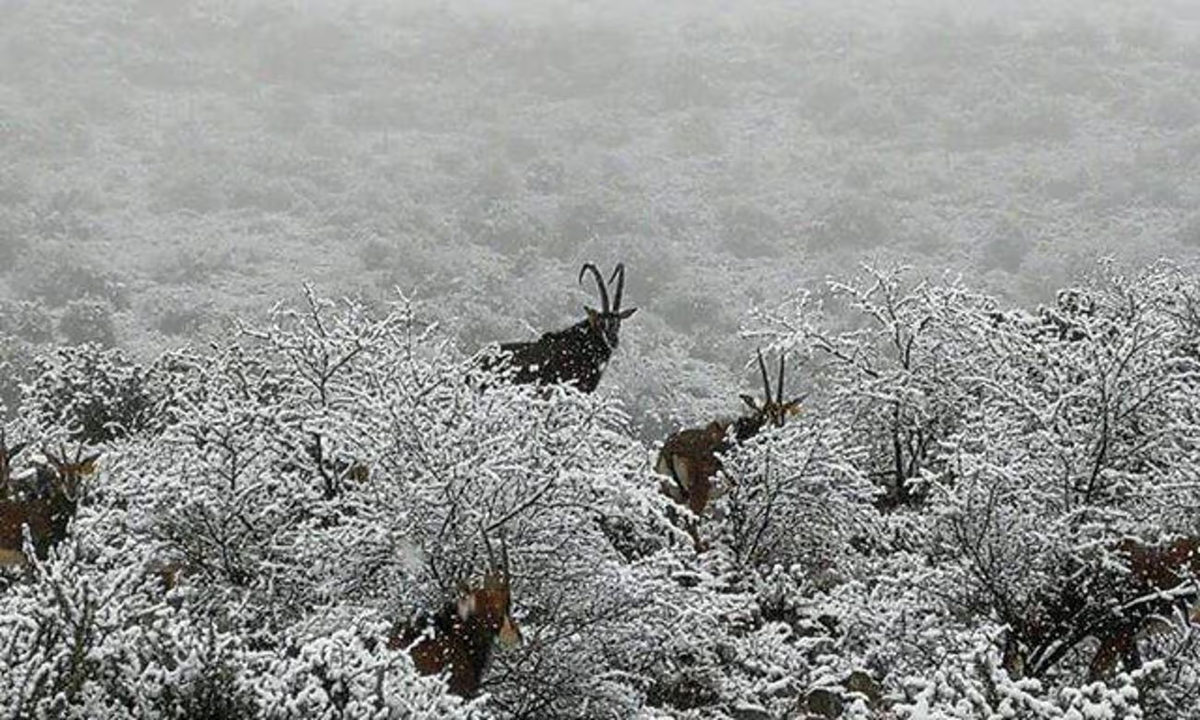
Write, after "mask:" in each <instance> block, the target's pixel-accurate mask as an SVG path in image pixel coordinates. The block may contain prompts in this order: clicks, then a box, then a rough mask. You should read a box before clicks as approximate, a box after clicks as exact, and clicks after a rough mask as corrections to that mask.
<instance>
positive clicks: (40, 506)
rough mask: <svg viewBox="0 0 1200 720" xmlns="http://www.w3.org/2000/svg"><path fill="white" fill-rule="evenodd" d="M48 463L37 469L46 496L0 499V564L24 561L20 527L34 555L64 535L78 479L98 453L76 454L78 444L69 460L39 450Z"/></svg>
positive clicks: (91, 467) (73, 507)
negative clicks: (25, 530) (45, 486)
mask: <svg viewBox="0 0 1200 720" xmlns="http://www.w3.org/2000/svg"><path fill="white" fill-rule="evenodd" d="M42 452H43V454H44V455H45V456H46V460H47V461H48V462H49V466H46V465H42V466H40V467H39V468H38V479H39V481H43V482H45V483H46V484H48V485H49V491H48V494H47V497H44V498H33V499H30V500H5V501H3V502H0V567H13V566H21V565H25V564H27V563H28V560H29V559H28V558H27V557H26V556H25V552H24V528H25V527H28V528H29V535H30V538H31V540H32V541H33V546H34V550H35V551H36V553H37V555H38V557H45V554H46V551H47V550H48V549H49V548H50V547H51V546H52V545H55V544H57V543H59V542H61V541H62V540H63V539H65V538H66V536H67V526H68V525H69V524H70V522H71V519H72V518H73V517H74V516H75V510H76V508H77V506H78V500H79V498H78V495H79V485H80V481H81V480H82V478H84V477H85V476H88V475H91V474H92V473H94V472H95V470H96V460H97V459H98V458H99V457H100V454H99V453H96V454H94V455H89V456H87V457H80V453H82V447H81V448H80V450H79V451H78V452H76V454H75V459H74V460H73V461H72V462H66V461H65V460H63V459H62V458H63V457H65V454H64V455H62V456H56V455H54V454H53V453H51V452H50V451H49V450H45V449H43V451H42Z"/></svg>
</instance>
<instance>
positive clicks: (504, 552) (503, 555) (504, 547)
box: [500, 533, 512, 587]
mask: <svg viewBox="0 0 1200 720" xmlns="http://www.w3.org/2000/svg"><path fill="white" fill-rule="evenodd" d="M500 562H501V563H503V564H502V565H501V568H500V571H501V572H502V573H503V574H504V586H505V587H508V586H509V585H511V584H512V583H511V582H510V580H511V576H510V575H509V574H508V540H507V539H506V538H505V537H504V533H500Z"/></svg>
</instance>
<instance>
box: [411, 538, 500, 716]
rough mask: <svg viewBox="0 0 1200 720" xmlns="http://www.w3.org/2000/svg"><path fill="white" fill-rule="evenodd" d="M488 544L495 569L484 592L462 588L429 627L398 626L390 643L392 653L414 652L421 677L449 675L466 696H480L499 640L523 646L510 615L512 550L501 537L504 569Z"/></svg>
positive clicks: (452, 686)
mask: <svg viewBox="0 0 1200 720" xmlns="http://www.w3.org/2000/svg"><path fill="white" fill-rule="evenodd" d="M484 543H485V545H486V547H487V551H488V560H489V566H490V567H489V571H488V573H487V575H486V576H485V577H484V581H483V587H481V588H477V589H473V590H472V589H469V588H465V587H464V588H462V589H461V590H462V593H461V595H460V596H459V598H458V600H457V601H455V602H448V603H446V604H445V605H444V606H443V607H442V609H441V610H440V611H439V612H438V613H437V614H436V615H433V616H432V617H429V618H427V619H426V620H425V621H424V622H420V623H416V624H408V625H400V626H398V627H396V629H394V630H393V631H392V633H391V635H390V637H389V638H388V647H390V648H392V649H402V648H409V653H410V654H411V655H412V660H413V664H414V665H415V666H416V668H417V671H418V672H420V673H421V674H423V675H437V674H440V673H442V672H446V673H448V678H447V684H448V686H449V688H450V691H451V692H453V693H455V694H456V695H460V696H462V697H471V696H473V695H475V693H477V692H478V691H479V686H480V684H481V683H482V681H483V673H484V671H485V670H486V669H487V665H488V661H489V660H490V659H491V653H492V643H493V642H496V641H498V642H499V644H500V646H501V647H502V648H505V649H507V648H511V647H514V646H516V645H518V644H520V642H521V633H520V630H519V629H518V628H517V624H516V622H515V621H513V619H512V615H511V614H510V604H511V597H510V594H509V589H510V578H509V573H508V548H507V546H506V545H505V544H504V539H503V537H502V538H501V554H502V557H503V564H502V565H501V566H500V568H497V567H496V562H495V557H494V555H493V554H492V547H491V544H490V543H489V542H488V541H487V538H486V537H485V538H484Z"/></svg>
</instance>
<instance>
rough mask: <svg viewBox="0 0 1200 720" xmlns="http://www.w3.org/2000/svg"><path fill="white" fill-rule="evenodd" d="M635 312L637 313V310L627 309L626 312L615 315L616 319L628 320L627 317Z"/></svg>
mask: <svg viewBox="0 0 1200 720" xmlns="http://www.w3.org/2000/svg"><path fill="white" fill-rule="evenodd" d="M637 311H638V309H637V308H629V309H628V310H622V311H621V312H619V313H617V317H619V318H621V319H622V320H628V319H629V317H630V316H631V315H633V314H634V313H635V312H637Z"/></svg>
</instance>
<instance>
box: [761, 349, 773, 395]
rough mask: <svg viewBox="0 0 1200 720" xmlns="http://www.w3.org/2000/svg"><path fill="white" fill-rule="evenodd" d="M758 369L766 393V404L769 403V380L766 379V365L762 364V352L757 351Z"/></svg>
mask: <svg viewBox="0 0 1200 720" xmlns="http://www.w3.org/2000/svg"><path fill="white" fill-rule="evenodd" d="M758 369H759V371H761V372H762V379H763V388H765V389H766V391H767V402H771V378H769V377H767V364H766V363H765V362H763V356H762V350H761V349H759V350H758Z"/></svg>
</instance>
